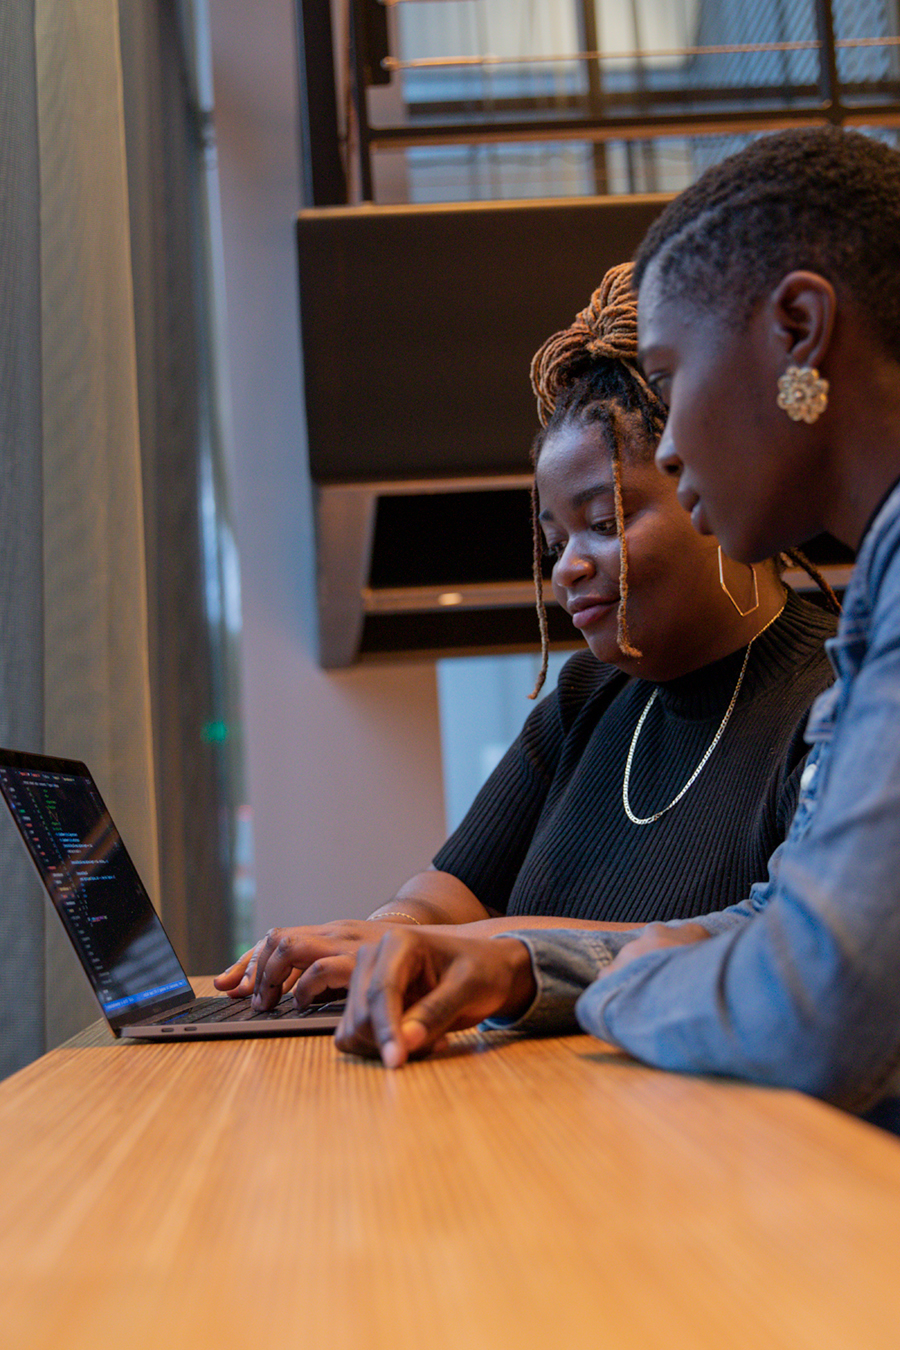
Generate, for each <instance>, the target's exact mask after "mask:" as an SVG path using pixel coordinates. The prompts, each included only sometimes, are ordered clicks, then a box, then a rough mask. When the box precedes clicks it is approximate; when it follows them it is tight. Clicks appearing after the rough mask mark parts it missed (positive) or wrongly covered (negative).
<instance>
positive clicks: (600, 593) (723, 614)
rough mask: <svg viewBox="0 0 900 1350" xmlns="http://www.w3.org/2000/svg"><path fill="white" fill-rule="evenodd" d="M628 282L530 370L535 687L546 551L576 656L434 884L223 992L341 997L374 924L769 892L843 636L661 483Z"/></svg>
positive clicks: (689, 908)
mask: <svg viewBox="0 0 900 1350" xmlns="http://www.w3.org/2000/svg"><path fill="white" fill-rule="evenodd" d="M630 279H631V266H630V264H628V265H625V266H622V267H618V268H614V269H613V270H612V271H611V272H610V273H609V274H608V275H607V276H606V277H605V279H604V281H603V284H602V285H601V287H600V288H599V290H597V291H596V292H595V294H594V296H593V297H592V299H591V303H590V305H589V306H588V308H587V309H586V310H585V311H584V312H583V313H582V314H580V315H579V316H578V318H577V319H576V321H575V323H574V324H573V325H572V327H571V328H569V329H567V330H565V331H564V332H562V333H557V334H555V335H554V336H553V337H551V338H550V339H549V341H548V342H547V343H546V344H545V345H544V346H543V347H542V348H541V350H540V351H539V352H538V353H537V355H536V356H535V358H534V362H533V365H532V380H533V386H534V390H535V393H536V395H537V400H538V413H539V417H540V420H541V421H542V422H543V424H544V426H543V430H542V431H541V433H540V435H539V437H538V440H537V442H536V446H535V456H536V474H535V491H534V529H535V581H536V587H537V601H538V611H539V614H540V616H541V631H542V635H543V646H544V655H545V661H544V669H546V648H547V642H546V622H545V618H544V610H543V599H542V593H541V591H542V573H541V561H542V556H541V555H542V552H543V550H544V546H546V550H547V552H548V553H549V554H550V555H552V558H553V583H552V584H553V589H554V592H555V594H556V598H557V600H558V601H559V603H560V604H561V605H562V606H563V607H564V608H565V609H567V610H568V612H569V613H570V615H571V616H572V622H573V624H574V626H575V628H576V629H577V630H578V631H579V632H580V633H581V634H582V636H583V637H584V638H585V640H586V643H587V649H586V650H584V651H582V652H581V653H579V654H578V655H576V656H574V657H573V658H572V659H571V660H570V661H568V662H567V664H566V666H565V668H564V669H563V671H562V674H561V677H560V680H559V685H558V688H557V689H556V690H555V691H554V692H553V694H551V695H550V696H549V697H548V698H546V699H545V700H543V702H541V703H540V704H539V705H538V706H537V707H536V708H535V709H534V711H533V712H532V714H531V716H530V717H529V719H528V721H527V722H526V725H525V727H524V729H523V731H522V733H521V735H520V736H519V738H518V739H517V741H516V742H515V743H514V745H513V746H512V747H511V749H510V750H509V751H508V753H507V754H506V756H505V757H504V759H503V760H502V762H501V763H500V765H499V766H498V767H497V769H496V770H495V772H494V774H493V775H492V776H491V778H490V779H489V780H488V782H487V783H486V784H485V786H484V787H483V789H482V790H481V792H480V793H479V794H478V796H477V798H476V800H475V802H474V804H473V806H472V808H471V809H470V811H469V812H468V814H467V816H466V818H465V819H464V821H463V822H462V824H461V825H460V827H459V829H458V830H456V832H455V833H454V834H453V836H452V837H451V838H450V839H449V840H448V841H447V843H446V844H445V845H444V846H443V848H441V849H440V850H439V852H438V853H437V855H436V856H435V858H434V860H433V863H432V866H431V867H430V868H429V869H427V870H426V871H424V872H420V873H418V874H417V875H416V876H414V877H413V878H411V880H410V881H409V882H407V883H406V885H404V886H403V887H402V888H401V889H400V891H399V892H398V893H397V895H396V896H395V897H394V899H393V900H391V901H390V902H389V903H387V904H386V905H384V906H382V907H381V909H379V910H376V911H375V913H374V914H373V915H372V916H371V919H370V920H369V921H347V922H339V923H333V924H325V925H322V926H316V927H304V928H283V929H274V930H273V931H272V932H271V933H270V934H269V935H268V937H267V938H266V939H265V940H264V941H263V943H261V944H258V945H257V948H256V949H255V950H254V953H248V954H246V955H245V956H244V957H243V958H242V959H241V960H240V961H239V962H238V963H237V964H236V965H235V966H234V967H232V968H231V969H230V970H229V971H227V972H225V973H224V974H223V975H222V976H220V977H219V980H218V982H217V983H218V986H219V988H220V989H223V990H227V991H229V992H232V993H234V994H245V993H247V992H249V991H250V990H251V989H252V988H253V987H254V980H255V984H256V989H257V991H258V992H259V994H260V997H261V998H262V999H264V1000H268V999H269V998H270V997H272V996H274V994H275V993H276V992H280V991H281V989H282V988H284V987H291V984H292V983H294V982H295V981H296V983H294V988H295V995H296V996H297V998H298V1000H300V1001H302V1002H304V1003H305V1002H307V1001H308V1000H309V999H311V998H312V997H314V996H318V995H320V994H322V993H324V992H325V990H326V989H335V988H339V987H345V986H346V984H347V982H348V979H349V973H350V970H351V969H352V964H353V959H354V954H355V951H356V948H357V947H358V946H359V944H360V943H361V942H363V941H367V940H369V941H370V940H372V936H373V933H378V932H380V931H383V928H384V924H385V922H388V923H391V924H406V925H411V926H416V927H418V926H421V925H434V924H466V925H467V931H468V932H470V933H471V932H482V933H483V932H488V933H490V932H496V931H501V930H502V929H503V928H510V927H514V926H521V924H522V922H523V916H528V917H527V922H528V923H530V924H539V925H541V926H544V925H547V926H550V925H554V924H556V925H566V926H569V927H571V926H572V925H577V926H580V927H586V928H587V927H590V928H597V927H604V928H609V927H610V926H612V927H616V926H626V927H632V926H634V925H637V924H642V923H646V922H647V921H649V920H651V919H670V918H682V919H685V918H690V917H691V916H693V915H696V914H699V913H702V912H703V911H705V910H706V909H708V908H709V907H710V904H711V903H712V904H713V905H715V906H716V907H725V906H726V905H729V904H732V903H734V902H735V901H736V900H738V899H740V898H741V896H742V895H743V894H744V893H745V891H746V888H747V887H748V886H750V885H751V884H752V883H753V882H754V881H756V880H758V879H760V878H761V877H762V876H764V874H765V873H764V868H765V863H766V859H767V858H768V856H769V854H770V852H771V851H772V850H773V849H774V848H775V847H776V846H777V844H778V843H779V842H780V840H781V839H782V838H783V837H784V833H785V830H786V828H787V824H788V821H789V819H790V816H791V813H792V811H793V809H794V805H795V802H796V797H797V791H798V780H799V776H800V771H801V760H802V757H803V755H804V753H805V748H804V745H803V741H802V729H803V723H804V719H805V714H806V711H807V709H808V707H809V704H810V703H811V702H812V699H813V698H814V697H815V695H816V694H817V693H818V692H819V691H820V690H821V689H822V688H824V687H825V685H826V684H827V683H828V681H829V679H830V669H829V667H828V664H827V660H826V657H825V654H824V650H823V642H824V639H825V638H827V637H828V636H830V635H831V634H832V633H833V631H834V621H833V619H832V618H831V617H830V616H829V615H828V614H826V613H825V612H823V610H822V609H820V608H818V607H816V606H814V605H812V604H810V603H808V602H806V601H804V600H801V599H800V598H799V597H798V596H796V595H795V594H794V593H793V592H789V591H787V590H786V588H785V586H784V585H783V584H782V582H781V580H780V577H779V573H778V569H777V567H776V566H775V565H774V563H771V562H767V563H763V564H761V565H759V566H756V567H753V568H748V567H747V566H745V565H743V564H736V563H734V562H732V561H731V560H730V559H727V558H723V556H722V555H721V552H720V550H719V549H718V548H717V545H716V541H715V540H714V539H708V538H701V537H700V536H699V535H698V534H697V533H696V532H695V531H694V530H693V529H692V527H691V524H690V521H689V519H688V517H687V515H686V514H685V512H684V511H683V510H682V509H681V507H680V506H679V504H678V501H677V497H676V490H675V484H674V483H672V482H671V481H669V480H667V479H666V478H664V477H663V476H662V475H661V474H660V473H659V472H658V471H657V469H656V468H655V466H654V462H653V456H654V452H655V449H656V446H657V444H658V441H659V438H660V435H661V433H662V430H663V426H664V424H665V408H664V406H663V405H662V403H661V402H660V399H659V397H658V396H657V395H656V394H655V393H654V392H653V390H652V389H651V388H650V387H649V386H648V385H647V383H646V381H645V380H644V378H643V375H642V374H641V371H640V368H639V367H638V364H637V313H636V306H635V301H634V296H633V294H632V292H631V284H630ZM542 680H543V670H542V674H541V680H539V682H538V687H540V683H541V682H542ZM536 692H537V690H536V691H535V693H536ZM711 897H712V899H711ZM301 972H302V975H301ZM298 977H299V979H298Z"/></svg>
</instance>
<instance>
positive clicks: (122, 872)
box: [0, 749, 343, 1041]
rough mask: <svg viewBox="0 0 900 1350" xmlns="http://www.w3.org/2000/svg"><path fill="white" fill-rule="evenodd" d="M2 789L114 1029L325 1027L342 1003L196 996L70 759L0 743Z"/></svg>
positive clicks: (194, 1034) (189, 1032)
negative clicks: (260, 1006) (259, 1008)
mask: <svg viewBox="0 0 900 1350" xmlns="http://www.w3.org/2000/svg"><path fill="white" fill-rule="evenodd" d="M0 792H2V795H3V798H4V800H5V802H6V805H7V806H8V807H9V810H10V813H11V815H12V818H13V820H14V821H15V823H16V825H17V826H18V830H19V833H20V835H21V836H22V839H23V840H24V843H25V847H26V848H27V849H28V852H29V854H30V856H31V860H32V862H33V863H34V865H35V867H36V868H37V872H38V876H39V877H40V879H41V882H42V883H43V886H44V889H45V890H46V892H47V894H48V896H49V897H50V899H51V901H52V902H53V906H54V908H55V910H56V912H57V914H59V917H60V918H61V919H62V922H63V926H64V927H65V930H66V932H67V933H68V935H69V938H70V940H71V943H72V946H73V947H74V949H75V953H76V955H77V956H78V959H79V960H80V962H81V964H82V966H83V967H84V971H85V974H86V975H87V977H88V979H89V981H90V983H91V987H92V989H93V991H94V994H95V995H96V997H97V1002H98V1003H99V1004H100V1011H101V1012H102V1013H103V1016H104V1017H105V1018H106V1020H107V1022H108V1023H109V1026H110V1029H111V1031H112V1033H113V1035H114V1036H120V1037H133V1038H135V1039H139V1040H146V1041H179V1040H180V1041H185V1040H197V1039H200V1038H211V1037H216V1038H218V1037H240V1038H245V1037H247V1036H295V1035H302V1034H306V1033H308V1032H324V1031H333V1030H334V1029H335V1027H336V1026H337V1024H338V1022H339V1021H340V1017H341V1011H342V1007H343V1005H342V1004H340V1003H327V1004H314V1005H313V1006H312V1008H310V1009H307V1010H305V1011H304V1012H299V1011H298V1010H297V1007H296V1005H295V1003H294V1000H293V996H292V995H291V994H286V995H285V996H284V997H283V998H282V999H281V1000H280V1002H279V1003H278V1004H277V1005H276V1007H275V1008H273V1009H272V1010H271V1012H265V1013H260V1012H254V1011H253V1009H252V1008H251V1007H250V1000H249V999H238V1000H235V999H230V998H228V997H227V996H221V997H218V998H197V997H196V996H195V994H194V991H193V989H192V987H191V984H190V981H189V980H188V978H187V976H186V975H185V973H184V970H183V969H182V966H181V962H180V961H179V960H178V957H177V956H176V955H175V949H174V947H173V946H172V944H171V942H170V941H169V939H168V937H167V936H166V932H165V929H164V928H163V926H162V924H161V922H160V920H159V917H158V915H157V913H156V911H155V909H154V908H153V905H152V904H151V902H150V897H149V896H148V894H147V892H146V890H145V889H144V886H143V884H142V882H141V879H140V877H139V876H138V874H137V870H136V868H135V866H134V863H133V862H132V861H131V858H130V857H129V856H128V850H127V849H126V847H125V845H124V843H123V842H122V837H121V835H120V834H119V832H118V830H117V829H116V827H115V825H114V824H113V822H112V817H111V816H110V814H109V811H108V810H107V808H106V806H105V804H104V802H103V798H102V797H101V796H100V792H99V790H98V788H97V785H96V783H95V782H94V780H93V778H92V777H91V775H90V773H89V771H88V769H87V767H86V766H85V765H84V764H82V763H80V762H79V761H78V760H68V759H51V758H50V757H49V756H47V755H32V754H27V753H24V752H22V751H20V750H2V749H0Z"/></svg>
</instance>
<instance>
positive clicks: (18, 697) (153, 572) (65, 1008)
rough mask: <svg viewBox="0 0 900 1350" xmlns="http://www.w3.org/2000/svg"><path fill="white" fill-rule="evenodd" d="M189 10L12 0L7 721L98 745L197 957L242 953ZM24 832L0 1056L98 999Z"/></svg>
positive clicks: (1, 963)
mask: <svg viewBox="0 0 900 1350" xmlns="http://www.w3.org/2000/svg"><path fill="white" fill-rule="evenodd" d="M186 12H187V13H188V14H189V15H190V16H192V17H194V18H195V17H196V15H195V12H194V8H193V6H190V8H188V7H187V6H185V7H182V6H180V5H178V4H177V3H176V0H168V2H167V0H159V2H158V3H151V2H150V0H148V2H147V3H142V4H140V5H134V4H133V3H131V0H121V3H120V0H29V3H27V4H20V3H18V0H17V3H16V4H15V5H3V6H0V134H2V136H3V141H2V149H3V153H4V157H3V161H2V166H3V169H4V172H3V175H2V180H0V250H2V257H0V278H2V286H3V290H2V300H3V303H2V306H0V380H2V385H0V434H2V455H3V462H2V466H0V492H2V494H3V499H4V500H3V506H4V513H3V539H2V549H0V596H2V600H0V606H2V608H0V624H2V628H0V639H2V640H0V686H2V692H3V704H2V707H0V728H2V734H3V739H4V742H5V743H6V744H8V745H11V746H14V747H16V748H23V749H32V750H44V751H45V752H46V753H48V754H58V755H64V756H67V757H70V758H75V759H83V760H85V761H86V762H87V763H88V765H89V767H90V768H91V770H92V771H93V774H94V776H95V778H96V780H97V782H98V785H99V786H100V789H101V792H102V793H103V795H104V797H105V798H106V800H107V802H108V805H109V807H110V810H111V812H112V815H113V818H114V819H115V821H116V823H117V824H118V826H119V828H120V830H121V833H122V835H123V837H124V839H125V841H126V843H127V845H128V848H129V851H130V853H131V854H132V857H133V859H134V862H135V864H136V866H137V869H138V872H139V873H140V875H141V877H142V879H143V881H144V883H145V885H146V887H147V889H148V891H149V893H150V895H151V896H152V897H153V898H154V900H155V901H156V902H157V906H158V908H159V909H160V912H161V914H162V917H163V921H164V923H165V924H166V926H167V927H168V929H169V930H170V934H171V936H172V937H173V941H174V942H175V945H176V948H177V950H178V951H179V955H180V956H181V958H182V961H183V962H184V963H185V964H186V966H188V967H189V968H192V969H193V970H194V971H195V972H201V973H202V972H204V971H206V970H210V969H215V968H217V967H219V966H221V965H223V964H224V963H225V962H226V961H227V960H229V959H230V958H231V955H232V947H233V940H232V913H233V904H232V901H233V881H234V872H235V856H234V852H235V848H234V841H235V821H236V818H237V816H238V814H239V808H240V805H241V798H242V795H243V794H242V788H241V772H240V764H241V759H240V736H239V729H240V722H239V717H238V716H237V711H236V710H237V706H238V691H237V687H236V680H235V677H234V674H233V672H234V670H235V669H236V667H237V660H236V650H235V649H236V644H237V641H238V636H239V624H238V620H237V618H236V615H237V600H236V566H235V563H234V558H233V546H232V544H231V534H230V527H229V522H228V519H227V500H226V498H227V494H226V493H225V476H224V469H223V458H222V453H221V424H222V417H221V396H220V394H219V392H218V391H217V387H216V382H215V370H216V348H215V344H214V343H213V342H212V341H211V332H212V307H211V299H210V280H211V272H210V267H209V261H210V251H209V246H208V240H209V204H210V196H209V191H208V169H209V165H208V162H207V161H208V155H207V153H206V150H205V148H204V145H203V141H202V137H200V136H199V135H198V128H200V127H201V126H202V116H201V115H200V113H199V110H198V105H197V100H196V97H195V93H194V86H193V85H192V80H191V59H192V58H191V53H190V43H189V42H186V41H185V36H186V31H187V30H186V27H185V13H186ZM188 35H189V34H188ZM9 166H11V169H10V168H9ZM15 845H16V841H15V840H14V839H13V838H12V837H11V835H10V829H9V824H8V822H7V821H5V820H4V821H3V828H2V829H0V883H2V885H3V888H4V890H3V897H4V898H3V904H2V907H0V938H2V951H0V997H2V1003H3V1010H4V1015H6V1013H7V1010H11V1009H13V1007H14V1005H15V1003H16V1000H17V997H18V995H19V992H20V991H21V992H24V991H25V990H27V995H28V997H27V999H26V1001H25V1007H24V1008H23V1009H22V1010H21V1012H20V1011H19V1010H18V1009H17V1010H16V1012H15V1013H14V1014H13V1017H14V1024H13V1026H12V1031H11V1034H9V1035H7V1036H6V1037H5V1038H4V1041H3V1048H2V1052H0V1072H9V1071H11V1070H12V1069H13V1068H15V1067H17V1066H18V1065H19V1064H22V1063H25V1062H27V1061H28V1059H30V1058H33V1057H34V1055H35V1054H37V1053H40V1052H41V1050H43V1049H44V1048H50V1047H52V1046H53V1045H55V1044H58V1043H59V1042H60V1041H61V1040H63V1039H64V1038H65V1037H67V1036H68V1035H71V1034H72V1033H73V1032H74V1031H76V1030H78V1029H79V1028H80V1027H81V1026H83V1025H85V1024H86V1023H87V1022H88V1021H90V1020H93V1019H94V1018H95V1017H96V1016H97V1008H96V1004H95V1002H94V1001H93V998H92V996H91V995H90V992H89V990H88V987H87V982H86V980H85V978H84V976H83V974H82V972H81V969H80V966H78V964H77V962H76V961H75V959H74V957H73V955H72V953H71V950H70V947H69V943H68V940H67V939H66V938H65V936H64V935H63V933H62V928H61V925H60V923H59V921H58V919H57V918H56V916H55V915H53V916H50V917H46V915H45V912H44V909H43V903H42V901H41V900H40V899H39V895H40V892H39V891H36V888H35V886H34V884H33V882H32V881H31V880H30V877H29V876H28V873H27V869H26V868H25V867H24V866H23V863H22V860H21V857H20V856H19V853H18V851H17V849H16V846H15Z"/></svg>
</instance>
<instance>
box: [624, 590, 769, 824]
mask: <svg viewBox="0 0 900 1350" xmlns="http://www.w3.org/2000/svg"><path fill="white" fill-rule="evenodd" d="M786 603H787V599H786V598H785V601H784V604H782V606H781V609H780V610H779V611H778V613H777V614H773V615H772V618H771V619H770V620H769V622H768V623H767V624H766V625H765V627H763V628H761V629H760V630H759V632H758V633H754V634H753V637H752V638H751V639H750V641H749V642H748V644H747V650H746V651H745V652H744V663H743V665H742V666H741V673H740V675H739V676H738V678H737V684H736V685H735V686H734V693H733V694H732V695H731V702H730V703H729V705H728V707H727V708H726V709H725V716H724V717H723V718H722V720H721V722H720V723H719V729H718V731H717V732H716V734H715V736H713V738H712V740H711V741H710V743H709V745H708V746H707V747H706V751H705V753H704V755H703V758H702V759H701V761H700V763H699V764H698V765H697V767H696V769H695V770H694V772H693V773H692V774H691V776H690V778H689V779H688V780H687V782H686V783H685V785H684V787H683V788H682V789H681V791H680V792H679V794H678V796H677V797H673V798H672V800H671V801H670V802H669V805H668V806H664V807H663V808H662V810H660V811H656V812H654V814H653V815H652V816H644V817H643V818H642V817H640V816H636V815H635V814H634V812H633V811H632V809H631V803H630V801H629V799H628V785H629V783H630V782H631V761H632V760H633V759H634V752H635V750H636V748H637V743H638V737H639V736H640V734H641V728H642V727H643V725H644V722H645V721H646V720H647V714H648V713H649V711H650V709H651V708H652V707H653V704H654V703H655V701H656V696H657V694H658V693H659V686H658V685H657V687H656V688H655V689H654V690H653V693H652V694H651V695H650V697H649V698H648V699H647V702H646V705H645V707H644V711H643V712H642V713H641V715H640V717H639V718H638V724H637V726H636V727H635V729H634V735H633V736H632V738H631V745H630V746H629V748H628V758H627V759H626V761H625V776H624V778H623V779H622V805H623V806H624V807H625V814H626V816H627V817H628V819H629V820H630V821H631V823H632V825H652V824H653V822H654V821H656V820H659V818H660V816H664V815H665V814H666V812H667V811H671V810H672V807H673V806H677V805H678V803H679V802H680V801H681V799H682V797H683V796H684V794H685V793H686V792H687V790H688V788H690V787H692V786H693V784H694V783H696V781H697V779H698V778H699V776H700V774H701V773H702V771H703V767H704V765H705V764H706V761H707V760H708V759H709V757H710V755H711V754H712V752H713V751H714V750H715V748H716V746H717V745H718V744H719V741H720V740H721V739H722V733H723V731H724V730H725V728H726V727H727V726H728V721H729V719H730V717H731V714H732V713H733V712H734V705H735V704H736V703H737V701H738V694H739V693H740V692H741V685H742V684H743V683H744V675H745V674H746V672H747V663H748V662H749V660H750V652H751V650H752V648H753V644H754V642H755V641H756V639H757V638H758V637H762V635H763V633H764V632H765V631H766V628H771V626H772V624H773V623H774V622H775V620H776V619H780V618H781V615H782V614H783V612H784V605H785V604H786Z"/></svg>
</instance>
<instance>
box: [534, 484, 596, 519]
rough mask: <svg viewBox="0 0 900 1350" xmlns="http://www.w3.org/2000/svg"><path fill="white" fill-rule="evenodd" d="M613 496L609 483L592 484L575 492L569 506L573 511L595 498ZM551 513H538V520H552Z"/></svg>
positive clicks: (547, 510)
mask: <svg viewBox="0 0 900 1350" xmlns="http://www.w3.org/2000/svg"><path fill="white" fill-rule="evenodd" d="M604 496H606V497H612V496H614V493H613V488H612V484H611V483H594V485H593V486H592V487H586V488H582V489H581V491H580V492H576V493H575V496H574V497H572V498H570V501H569V505H570V506H571V507H573V508H575V509H577V508H578V507H579V506H585V505H586V504H587V502H592V501H593V500H594V498H595V497H604ZM553 518H554V517H553V512H552V511H550V510H549V509H547V508H545V509H544V510H543V511H540V512H539V513H538V520H553Z"/></svg>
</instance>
